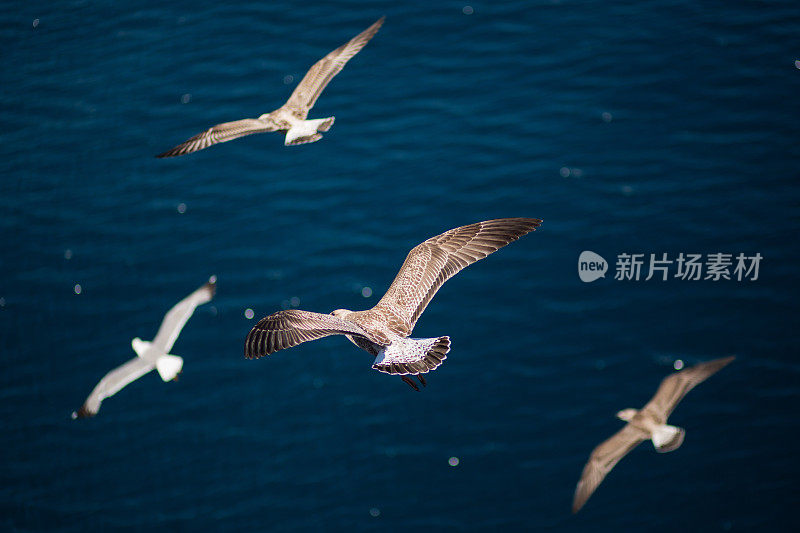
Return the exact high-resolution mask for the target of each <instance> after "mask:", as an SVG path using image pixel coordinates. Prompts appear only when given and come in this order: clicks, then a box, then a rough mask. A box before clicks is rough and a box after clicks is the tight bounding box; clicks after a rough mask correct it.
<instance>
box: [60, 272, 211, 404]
mask: <svg viewBox="0 0 800 533" xmlns="http://www.w3.org/2000/svg"><path fill="white" fill-rule="evenodd" d="M216 284H217V277H216V276H211V278H209V280H208V283H206V284H205V285H203V286H202V287H200V288H199V289H197V290H196V291H194V292H193V293H192V294H190V295H189V296H187V297H186V298H184V299H183V300H181V301H180V302H178V303H177V304H176V305H175V307H173V308H172V309H170V310H169V312H168V313H167V314H166V315H165V316H164V320H163V321H162V322H161V327H159V328H158V333H157V334H156V338H155V339H153V341H152V342H148V341H143V340H142V339H140V338H139V337H136V338H135V339H133V340H132V341H131V346H133V351H135V352H136V357H134V358H133V359H131V360H130V361H128V362H127V363H125V364H123V365H121V366H118V367H117V368H115V369H114V370H112V371H111V372H109V373H108V374H106V375H105V376H104V377H103V379H101V380H100V383H98V384H97V386H96V387H95V388H94V390H92V393H91V394H90V395H89V397H88V398H86V401H85V402H84V403H83V406H81V408H80V409H78V411H77V412H73V413H72V418H87V417H91V416H94V415H96V414H97V412H98V411H99V410H100V403H101V402H102V401H103V400H104V399H105V398H108V397H109V396H113V395H114V394H116V393H117V392H119V391H120V390H121V389H122V388H123V387H125V386H126V385H127V384H128V383H130V382H132V381H135V380H137V379H139V378H140V377H142V376H143V375H145V374H147V373H148V372H150V371H151V370H153V369H154V368H155V369H156V370H157V371H158V374H159V375H160V376H161V379H163V380H164V381H169V380H171V379H176V378H177V376H178V374H179V373H180V371H181V369H182V368H183V359H182V358H180V357H178V356H177V355H172V354H170V353H169V351H170V350H171V349H172V345H173V344H175V340H176V339H177V338H178V335H180V333H181V330H182V329H183V326H184V325H185V324H186V321H187V320H189V317H191V316H192V313H194V310H195V308H196V307H197V306H198V305H202V304H204V303H206V302H210V301H211V298H213V297H214V293H215V292H216V287H217V285H216Z"/></svg>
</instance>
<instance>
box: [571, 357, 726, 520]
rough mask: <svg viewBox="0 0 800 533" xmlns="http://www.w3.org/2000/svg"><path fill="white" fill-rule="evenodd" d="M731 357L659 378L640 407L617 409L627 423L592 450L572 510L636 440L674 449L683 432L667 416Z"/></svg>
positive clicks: (575, 510) (576, 490)
mask: <svg viewBox="0 0 800 533" xmlns="http://www.w3.org/2000/svg"><path fill="white" fill-rule="evenodd" d="M733 360H734V357H723V358H722V359H714V360H713V361H708V362H706V363H701V364H699V365H695V366H693V367H691V368H687V369H685V370H681V371H680V372H675V373H674V374H670V375H669V376H667V377H666V378H664V380H663V381H661V385H660V386H659V387H658V391H656V394H655V396H653V398H652V399H651V400H650V402H648V404H647V405H645V406H644V408H643V409H641V410H636V409H623V410H622V411H620V412H618V413H617V418H620V419H621V420H625V421H627V422H628V423H627V424H626V425H625V427H623V428H622V429H621V430H619V431H618V432H617V433H616V434H615V435H614V436H613V437H611V438H610V439H608V440H607V441H605V442H603V443H602V444H600V445H599V446H598V447H597V448H595V449H594V451H592V455H591V456H590V457H589V462H588V463H586V466H585V467H584V468H583V473H582V474H581V479H580V481H579V482H578V486H577V488H576V489H575V499H574V500H573V502H572V512H573V513H577V512H578V511H580V509H581V507H583V504H585V503H586V500H588V499H589V496H591V495H592V493H593V492H594V491H595V489H597V486H598V485H600V483H601V482H602V481H603V479H604V478H605V477H606V475H607V474H608V473H609V472H610V471H611V469H612V468H614V465H616V464H617V463H618V462H619V460H620V459H622V458H623V457H625V455H626V454H627V453H628V452H629V451H631V450H632V449H634V448H635V447H636V446H638V445H639V443H640V442H642V441H645V440H648V439H651V440H652V441H653V446H654V447H655V449H656V451H658V452H661V453H666V452H671V451H673V450H676V449H678V447H680V445H681V444H682V443H683V437H684V434H685V431H684V430H683V428H679V427H676V426H670V425H668V424H667V418H668V417H669V415H670V414H671V413H672V411H673V410H674V409H675V406H677V405H678V403H679V402H680V401H681V400H682V399H683V397H684V396H686V393H687V392H689V391H690V390H692V389H693V388H694V387H695V386H697V385H698V384H700V383H702V382H703V381H705V380H706V379H707V378H708V377H709V376H711V375H713V374H715V373H716V372H717V371H718V370H719V369H721V368H722V367H724V366H725V365H727V364H728V363H730V362H731V361H733Z"/></svg>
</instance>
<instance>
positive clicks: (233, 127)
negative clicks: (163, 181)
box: [156, 117, 278, 158]
mask: <svg viewBox="0 0 800 533" xmlns="http://www.w3.org/2000/svg"><path fill="white" fill-rule="evenodd" d="M277 130H278V125H277V124H276V123H275V122H274V121H273V120H272V119H269V118H266V117H265V118H245V119H242V120H235V121H233V122H224V123H222V124H217V125H216V126H213V127H211V128H208V129H207V130H206V131H204V132H203V133H198V134H197V135H195V136H194V137H192V138H191V139H188V140H186V141H184V142H182V143H181V144H179V145H178V146H176V147H175V148H172V149H171V150H167V151H166V152H164V153H163V154H158V155H157V156H156V157H158V158H163V157H175V156H179V155H184V154H190V153H192V152H196V151H198V150H202V149H203V148H208V147H209V146H211V145H212V144H218V143H224V142H228V141H232V140H233V139H238V138H239V137H244V136H245V135H251V134H253V133H264V132H267V131H277Z"/></svg>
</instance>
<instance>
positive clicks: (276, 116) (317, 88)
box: [156, 17, 386, 158]
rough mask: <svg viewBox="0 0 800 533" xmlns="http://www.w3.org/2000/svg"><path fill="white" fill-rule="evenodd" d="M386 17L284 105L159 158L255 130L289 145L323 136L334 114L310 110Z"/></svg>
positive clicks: (323, 63) (310, 76)
mask: <svg viewBox="0 0 800 533" xmlns="http://www.w3.org/2000/svg"><path fill="white" fill-rule="evenodd" d="M385 18H386V17H381V18H380V19H379V20H378V21H376V22H375V23H374V24H373V25H372V26H370V27H369V28H367V29H366V30H364V31H363V32H361V33H359V34H358V35H356V36H355V37H353V39H351V40H350V41H349V42H348V43H346V44H343V45H342V46H340V47H339V48H337V49H336V50H334V51H333V52H331V53H330V54H328V55H326V56H325V57H323V58H322V59H320V60H319V61H317V62H316V63H314V66H313V67H311V68H310V69H309V70H308V72H307V73H306V75H305V77H304V78H303V81H301V82H300V84H299V85H298V86H297V88H295V90H294V92H293V93H292V95H291V96H290V97H289V100H288V101H287V102H286V103H285V104H283V106H282V107H280V108H278V109H276V110H275V111H272V112H271V113H264V114H263V115H261V116H260V117H258V118H245V119H242V120H236V121H233V122H225V123H223V124H217V125H216V126H214V127H212V128H209V129H207V130H206V131H204V132H203V133H199V134H197V135H195V136H194V137H192V138H191V139H189V140H187V141H185V142H184V143H182V144H179V145H178V146H176V147H175V148H173V149H171V150H168V151H166V152H164V153H163V154H159V155H157V156H156V157H159V158H160V157H174V156H178V155H183V154H189V153H192V152H196V151H197V150H202V149H203V148H207V147H209V146H211V145H212V144H217V143H223V142H228V141H232V140H233V139H237V138H239V137H244V136H245V135H250V134H252V133H264V132H268V131H285V132H286V139H285V141H284V144H285V145H286V146H290V145H295V144H305V143H311V142H314V141H318V140H320V139H321V138H322V134H321V133H319V132H325V131H328V130H329V129H330V127H331V126H332V125H333V120H334V118H335V117H328V118H319V119H314V120H306V117H307V116H308V112H309V111H310V110H311V108H312V107H314V103H315V102H316V101H317V98H319V95H320V94H322V91H323V89H325V87H326V86H327V85H328V83H329V82H330V81H331V80H332V79H333V77H334V76H336V75H337V74H338V73H339V71H340V70H342V68H343V67H344V65H345V63H347V62H348V61H349V60H350V59H351V58H352V57H353V56H354V55H356V54H357V53H358V52H359V51H360V50H361V49H362V48H364V46H365V45H366V44H367V43H368V42H369V40H370V39H372V37H373V36H374V35H375V34H376V33H377V32H378V29H379V28H380V27H381V25H382V24H383V21H384V19H385Z"/></svg>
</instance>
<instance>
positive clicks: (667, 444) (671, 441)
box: [652, 424, 685, 453]
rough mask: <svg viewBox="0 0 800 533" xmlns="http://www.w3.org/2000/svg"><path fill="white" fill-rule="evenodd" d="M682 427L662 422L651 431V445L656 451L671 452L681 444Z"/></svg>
mask: <svg viewBox="0 0 800 533" xmlns="http://www.w3.org/2000/svg"><path fill="white" fill-rule="evenodd" d="M684 433H685V432H684V430H683V428H679V427H676V426H670V425H668V424H664V425H661V426H658V427H657V428H656V429H655V431H653V437H652V438H653V446H654V447H655V449H656V451H658V452H662V453H665V452H671V451H672V450H676V449H677V448H679V447H680V445H681V444H683V436H684Z"/></svg>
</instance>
